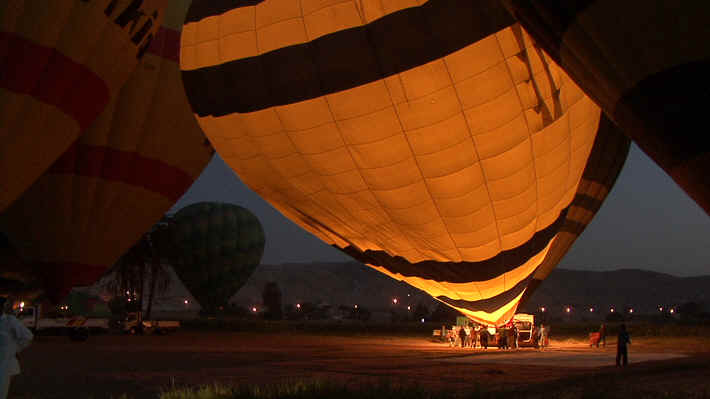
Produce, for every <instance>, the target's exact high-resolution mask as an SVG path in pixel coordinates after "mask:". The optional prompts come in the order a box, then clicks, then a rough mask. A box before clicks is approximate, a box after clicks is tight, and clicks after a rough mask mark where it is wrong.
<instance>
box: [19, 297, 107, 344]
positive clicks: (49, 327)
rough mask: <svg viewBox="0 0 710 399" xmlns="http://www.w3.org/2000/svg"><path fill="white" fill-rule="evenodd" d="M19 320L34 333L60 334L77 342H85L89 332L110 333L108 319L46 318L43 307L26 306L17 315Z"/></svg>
mask: <svg viewBox="0 0 710 399" xmlns="http://www.w3.org/2000/svg"><path fill="white" fill-rule="evenodd" d="M17 318H18V320H20V321H21V322H22V324H24V326H25V327H27V328H29V329H30V330H32V332H34V333H37V332H46V333H58V334H65V335H68V336H69V338H71V339H72V340H76V341H85V340H86V339H87V338H89V332H90V331H91V330H93V331H108V324H109V321H108V319H98V318H87V317H84V316H67V317H62V316H59V317H45V315H44V314H43V313H42V307H41V306H39V305H38V306H24V307H22V308H20V310H19V312H18V313H17Z"/></svg>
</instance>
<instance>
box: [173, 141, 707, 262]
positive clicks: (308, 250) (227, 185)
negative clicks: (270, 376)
mask: <svg viewBox="0 0 710 399" xmlns="http://www.w3.org/2000/svg"><path fill="white" fill-rule="evenodd" d="M199 201H221V202H230V203H235V204H238V205H241V206H243V207H245V208H248V209H250V210H251V211H252V212H254V214H256V215H257V216H258V217H259V219H260V220H261V223H262V224H263V226H264V231H265V233H266V249H265V251H264V257H263V259H262V263H265V264H277V263H285V262H314V261H315V262H317V261H347V260H350V258H349V257H347V256H346V255H343V254H342V253H341V252H339V251H338V250H336V249H334V248H331V247H330V246H328V245H326V244H324V243H323V242H321V241H320V240H319V239H317V238H315V237H314V236H312V235H310V234H309V233H307V232H305V231H303V230H301V228H299V227H298V226H296V225H295V224H294V223H292V222H290V221H289V220H288V219H286V218H285V217H283V216H281V214H280V213H279V212H278V211H276V210H275V209H273V208H272V207H271V206H270V205H269V204H267V203H266V202H265V201H264V200H262V199H261V198H260V197H259V196H258V195H256V194H255V193H254V192H253V191H251V190H250V189H249V188H248V187H247V186H246V185H244V183H242V182H241V181H240V180H239V178H238V177H237V176H236V175H235V174H234V172H232V170H231V169H229V167H228V166H227V165H226V164H225V163H224V162H223V161H222V159H221V158H219V157H215V159H213V160H212V162H211V163H210V164H209V166H207V168H206V169H205V171H204V172H203V174H202V176H200V178H199V179H198V180H197V181H196V182H195V184H194V185H193V186H192V187H191V188H190V190H189V191H188V192H187V193H186V194H185V195H184V196H183V198H182V199H180V201H178V203H177V204H176V205H175V207H174V208H173V211H175V210H177V209H180V208H182V207H184V206H186V205H189V204H191V203H194V202H199ZM559 267H564V268H569V269H585V270H610V269H620V268H637V269H646V270H653V271H658V272H663V273H669V274H673V275H677V276H694V275H701V274H710V217H708V216H707V215H706V214H705V213H704V212H703V211H702V210H701V209H700V207H699V206H697V205H696V204H695V202H693V201H692V200H691V199H690V198H689V197H688V196H687V195H685V193H684V192H683V191H682V190H681V189H680V188H679V187H678V186H677V185H676V184H675V183H674V182H673V181H672V180H671V179H670V177H668V176H667V175H666V174H665V172H663V171H662V170H661V169H660V168H659V167H658V166H656V164H655V163H653V161H651V160H650V159H649V158H648V157H647V156H646V155H645V154H644V153H643V152H642V151H641V150H639V148H638V147H636V146H635V145H632V147H631V152H630V153H629V158H628V160H627V161H626V165H625V166H624V169H623V170H622V172H621V175H620V176H619V179H618V180H617V182H616V185H615V186H614V189H613V190H612V192H611V194H610V195H609V197H607V200H606V201H605V203H604V205H603V206H602V208H601V210H600V211H599V213H597V216H596V217H595V218H594V220H593V221H592V223H590V224H589V226H588V227H587V229H586V230H585V232H584V233H583V234H582V236H581V237H580V238H579V239H578V240H577V242H576V243H575V245H574V246H573V247H572V249H571V250H570V252H569V253H568V254H567V256H566V257H565V258H564V259H563V260H562V262H561V263H560V265H559Z"/></svg>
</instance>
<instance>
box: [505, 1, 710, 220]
mask: <svg viewBox="0 0 710 399" xmlns="http://www.w3.org/2000/svg"><path fill="white" fill-rule="evenodd" d="M503 3H505V4H506V6H507V7H508V8H509V9H510V10H511V11H512V12H513V13H514V15H515V17H516V18H518V19H519V20H520V22H521V23H522V24H523V26H525V28H526V29H528V30H529V32H530V34H531V35H532V36H534V37H535V38H536V40H537V41H538V43H540V45H541V47H543V48H544V49H545V50H547V51H548V53H549V54H550V56H551V57H552V58H553V59H555V61H556V62H557V63H558V64H559V65H561V66H562V67H563V68H564V69H565V70H566V71H567V72H568V73H569V75H570V76H571V77H572V78H573V79H574V80H575V81H576V82H577V84H579V86H580V87H582V88H583V89H584V91H585V92H586V93H588V95H589V96H590V97H592V98H593V99H594V100H595V101H596V102H597V104H599V105H600V106H601V107H602V108H603V109H604V112H605V113H606V114H607V115H609V117H610V118H611V119H612V120H613V121H614V122H615V123H616V124H617V125H618V126H619V127H620V128H621V129H622V130H623V132H624V133H626V134H627V135H628V136H629V137H631V138H632V139H633V140H634V141H635V142H636V143H637V144H638V145H639V147H641V149H643V150H644V151H645V152H646V153H647V154H648V155H649V156H650V157H651V158H652V159H653V160H654V161H656V163H658V165H659V166H661V167H662V168H663V169H664V170H665V171H666V172H667V173H668V174H669V175H670V176H671V177H672V178H673V180H675V182H676V183H678V185H680V186H681V187H682V188H683V189H684V190H685V191H686V192H687V193H688V194H689V195H690V196H691V197H692V198H693V199H694V200H695V201H696V202H697V203H698V205H700V206H701V207H702V208H703V209H704V210H705V212H707V213H709V214H710V185H709V184H708V182H707V176H708V174H709V173H710V138H708V137H709V136H708V134H707V133H706V129H707V127H706V126H707V122H706V120H705V113H706V112H707V104H708V103H710V83H709V81H708V79H707V71H708V70H710V46H709V45H708V38H710V24H708V20H709V19H710V3H708V2H706V1H695V0H690V1H675V2H673V1H663V0H649V1H646V0H627V1H622V2H617V1H611V0H588V1H575V2H568V1H546V2H537V1H529V0H503Z"/></svg>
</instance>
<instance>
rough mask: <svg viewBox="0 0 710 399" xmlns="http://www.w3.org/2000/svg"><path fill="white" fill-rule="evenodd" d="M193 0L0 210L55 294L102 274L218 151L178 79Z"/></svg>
mask: <svg viewBox="0 0 710 399" xmlns="http://www.w3.org/2000/svg"><path fill="white" fill-rule="evenodd" d="M188 5H189V2H187V1H182V2H181V1H172V2H171V3H170V8H169V9H168V10H167V12H166V18H165V20H164V24H163V26H162V27H161V28H160V30H159V31H158V34H157V35H156V36H155V39H154V40H153V41H152V42H151V46H150V48H149V49H148V50H147V51H146V54H145V55H144V57H143V59H142V60H141V64H140V66H139V67H138V68H137V69H136V70H135V72H134V73H133V74H132V75H131V77H130V79H129V80H128V82H127V83H126V85H125V86H124V87H123V88H122V89H121V92H120V94H119V95H118V96H117V97H116V99H115V100H114V101H112V102H111V103H110V104H109V106H108V108H107V110H106V111H105V112H103V113H102V114H101V116H100V117H99V118H98V119H97V120H96V121H95V122H94V123H93V124H92V125H91V126H90V127H89V129H88V130H87V131H86V132H85V133H84V134H83V135H82V136H81V138H80V139H79V140H77V141H76V142H75V143H74V144H73V145H72V146H71V147H70V148H69V149H68V150H67V151H66V152H65V153H64V154H62V156H61V157H60V158H59V159H58V160H57V161H56V162H55V163H54V164H53V165H52V166H51V167H50V169H49V170H48V171H47V172H46V173H45V174H44V175H43V176H42V177H41V178H40V179H39V180H37V181H36V182H35V183H34V184H33V185H32V186H31V187H30V188H29V189H28V190H27V191H26V192H25V193H24V194H23V195H22V196H21V197H20V198H19V199H17V200H16V201H15V202H14V203H13V204H12V205H11V206H10V207H9V208H8V209H7V210H6V211H5V212H4V213H3V214H2V215H0V230H2V231H4V232H5V233H6V234H7V236H8V238H9V239H10V241H11V242H12V243H13V244H14V246H15V247H16V248H17V251H18V252H19V254H20V256H21V257H22V258H23V259H24V260H25V261H26V262H27V263H30V264H33V265H34V267H35V268H36V270H37V274H38V275H40V276H42V277H43V279H44V287H45V290H46V292H47V294H48V296H49V297H50V298H52V299H53V300H55V301H57V300H59V299H61V298H62V297H63V296H64V295H66V294H67V293H68V292H69V290H70V289H71V288H72V287H73V286H81V285H88V284H91V283H93V282H94V281H95V280H96V279H98V278H99V277H100V276H101V275H102V274H103V273H104V272H105V271H106V270H107V269H108V268H109V267H110V266H111V265H113V263H114V262H115V261H116V260H117V259H118V258H119V256H121V255H122V254H123V253H125V252H126V250H128V248H130V247H131V245H133V244H134V242H136V241H137V240H138V239H139V237H140V236H141V235H142V234H143V233H145V232H146V231H148V230H149V229H150V227H151V226H152V225H153V224H154V223H155V222H156V221H158V220H159V219H160V218H161V217H162V216H163V215H164V213H165V212H166V211H167V210H168V209H170V207H171V206H172V205H173V204H174V203H175V202H176V201H177V200H178V199H179V198H180V197H181V196H182V194H183V193H184V192H185V191H186V190H187V189H188V188H189V187H190V185H191V184H192V182H193V181H194V180H195V179H196V178H197V177H198V176H199V174H200V173H201V171H202V169H203V168H204V167H205V166H206V165H207V163H208V162H209V160H210V158H211V156H212V152H213V150H212V149H211V147H210V146H209V143H205V140H206V139H205V137H204V135H203V133H202V131H201V130H200V128H199V126H198V125H197V122H196V121H195V120H194V117H192V115H191V114H190V111H189V104H188V102H187V98H186V97H185V92H184V89H183V86H182V83H181V80H180V70H179V66H178V62H177V60H178V50H179V44H178V43H179V36H180V34H179V29H180V27H181V26H182V21H183V19H184V15H185V12H186V11H187V6H188Z"/></svg>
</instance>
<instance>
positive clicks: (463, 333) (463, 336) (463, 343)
mask: <svg viewBox="0 0 710 399" xmlns="http://www.w3.org/2000/svg"><path fill="white" fill-rule="evenodd" d="M459 337H460V338H461V347H462V348H464V347H466V337H467V335H466V329H465V328H464V326H461V328H460V329H459Z"/></svg>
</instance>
